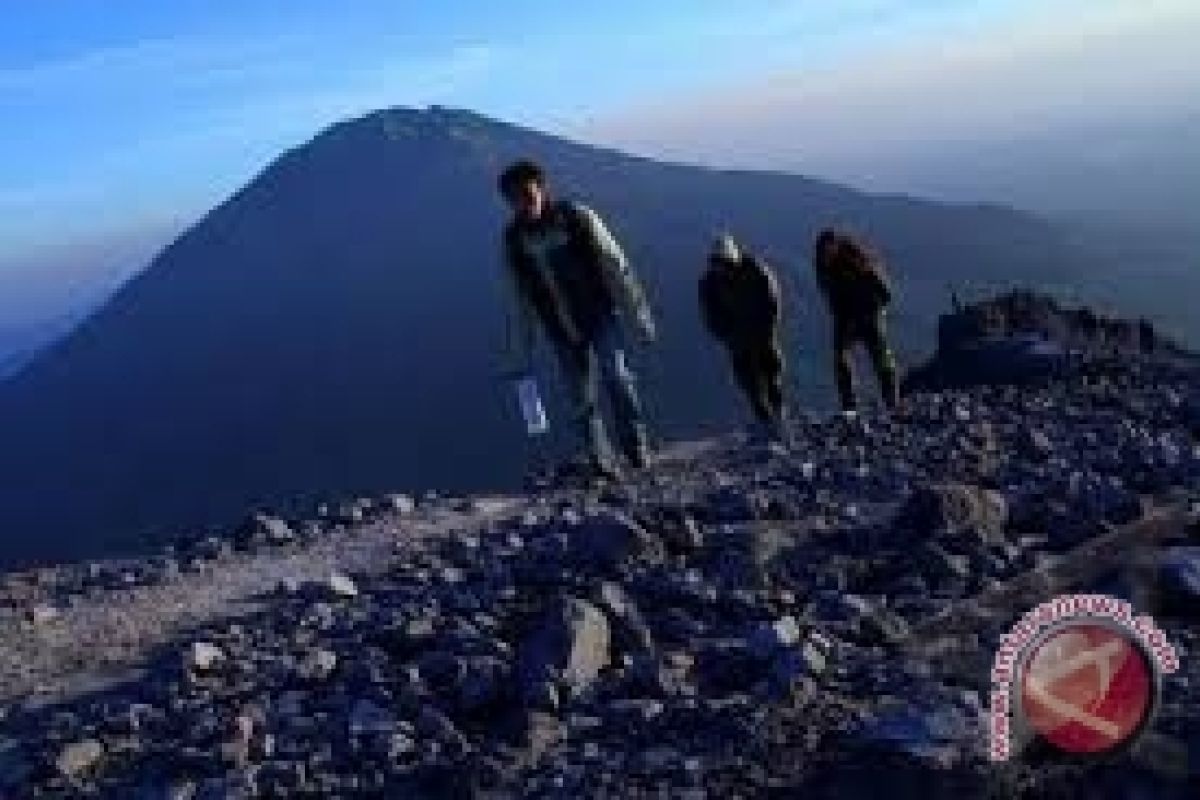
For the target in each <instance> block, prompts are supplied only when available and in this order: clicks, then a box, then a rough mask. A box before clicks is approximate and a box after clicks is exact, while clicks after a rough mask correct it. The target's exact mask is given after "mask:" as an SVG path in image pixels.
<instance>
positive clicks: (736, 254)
mask: <svg viewBox="0 0 1200 800" xmlns="http://www.w3.org/2000/svg"><path fill="white" fill-rule="evenodd" d="M741 261H742V250H741V248H740V247H738V243H737V242H736V241H734V239H733V237H732V236H730V235H729V234H728V233H721V234H718V235H717V236H716V238H714V239H713V244H712V250H711V251H709V254H708V263H709V264H711V265H713V266H714V267H733V266H736V265H737V264H740V263H741Z"/></svg>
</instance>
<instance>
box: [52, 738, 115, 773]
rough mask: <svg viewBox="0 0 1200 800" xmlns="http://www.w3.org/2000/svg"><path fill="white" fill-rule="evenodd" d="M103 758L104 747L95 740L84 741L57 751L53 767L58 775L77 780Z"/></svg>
mask: <svg viewBox="0 0 1200 800" xmlns="http://www.w3.org/2000/svg"><path fill="white" fill-rule="evenodd" d="M103 757H104V745H102V744H101V743H100V742H99V741H97V740H96V739H84V740H83V741H79V742H73V743H71V744H68V745H66V746H65V747H63V748H62V749H61V750H59V752H58V756H57V757H56V758H55V759H54V767H55V769H57V770H58V772H59V774H60V775H62V776H64V777H66V778H71V779H77V778H79V777H81V776H82V775H83V774H84V773H86V772H88V771H89V770H90V769H92V768H93V767H94V766H96V764H98V763H99V762H100V759H101V758H103Z"/></svg>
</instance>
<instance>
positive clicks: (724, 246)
mask: <svg viewBox="0 0 1200 800" xmlns="http://www.w3.org/2000/svg"><path fill="white" fill-rule="evenodd" d="M700 312H701V317H702V319H703V320H704V326H705V328H707V330H708V332H709V333H711V334H712V335H713V337H714V338H716V339H717V340H718V341H720V342H721V343H722V344H724V345H725V347H726V349H727V350H728V351H729V358H730V361H731V363H732V366H733V374H734V377H735V379H736V380H737V383H738V386H740V387H741V389H742V391H743V392H744V393H745V395H746V398H747V399H748V400H749V401H750V407H751V408H752V409H753V411H754V416H755V418H756V420H757V421H758V424H759V425H760V427H761V432H762V433H764V434H766V436H767V437H769V438H772V439H778V438H780V437H781V436H782V422H783V371H784V360H783V351H782V349H781V348H780V345H779V319H780V300H779V286H778V283H777V281H776V279H775V275H774V273H772V271H771V269H770V268H769V267H768V266H767V265H766V264H765V263H764V262H763V261H762V260H761V259H760V258H758V257H757V256H755V255H753V254H752V253H749V252H747V251H745V250H743V249H742V248H740V247H739V246H738V244H737V242H736V241H734V239H733V237H732V236H729V235H727V234H722V235H720V236H718V237H717V238H716V240H715V241H714V243H713V249H712V252H711V253H710V254H709V257H708V269H707V270H706V271H705V272H704V275H703V276H702V277H701V278H700Z"/></svg>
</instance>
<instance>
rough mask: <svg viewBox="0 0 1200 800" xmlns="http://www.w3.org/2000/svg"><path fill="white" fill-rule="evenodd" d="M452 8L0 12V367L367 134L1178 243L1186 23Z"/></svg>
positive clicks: (932, 5)
mask: <svg viewBox="0 0 1200 800" xmlns="http://www.w3.org/2000/svg"><path fill="white" fill-rule="evenodd" d="M461 5H463V6H466V7H468V8H460V9H458V10H456V11H455V12H454V13H451V11H449V10H445V9H443V10H438V9H423V10H421V11H419V12H408V13H402V12H400V11H398V10H396V9H395V8H394V7H393V6H391V5H390V4H387V3H384V2H383V1H382V0H368V2H364V3H359V4H356V5H355V7H354V8H353V9H351V10H345V9H339V10H337V11H334V10H332V9H330V8H329V7H327V6H325V5H323V4H319V3H315V2H297V3H289V4H288V5H287V7H286V9H285V8H284V7H283V6H282V5H281V4H279V3H275V2H268V1H267V0H254V2H248V3H245V4H243V5H242V6H240V7H239V8H238V10H237V11H236V12H233V11H228V10H227V11H223V12H220V13H213V11H212V10H211V6H206V5H204V4H202V3H199V2H198V1H197V2H193V1H191V0H189V1H188V2H181V3H178V4H172V5H171V6H170V7H169V8H167V7H162V6H160V5H158V4H154V3H150V2H148V1H147V2H131V3H128V4H125V5H123V6H122V8H121V9H120V11H117V12H114V11H113V10H112V9H111V7H109V6H108V5H107V4H104V3H100V2H98V0H86V2H82V3H80V5H79V9H78V13H76V14H74V15H72V16H71V17H69V18H68V17H66V16H64V15H62V14H57V13H55V12H53V11H51V10H48V9H46V8H43V7H38V6H32V5H30V6H23V7H22V8H21V9H20V10H19V11H14V12H12V13H11V14H10V15H9V17H10V22H11V23H12V24H10V25H8V26H6V29H5V30H4V31H2V32H0V45H3V46H0V111H3V112H4V113H5V116H6V118H7V119H15V120H20V121H24V122H25V123H26V124H24V125H17V126H14V127H13V129H12V130H11V131H10V133H9V136H8V137H7V139H8V141H7V142H6V146H5V148H4V149H3V151H0V169H3V171H4V174H5V176H6V181H5V184H4V186H3V188H0V298H3V299H2V300H0V361H2V360H3V358H4V357H5V355H7V353H8V352H9V351H11V349H12V348H14V347H19V346H24V344H26V343H27V342H25V341H24V340H28V339H30V338H33V339H37V338H38V337H39V336H44V335H45V332H46V331H48V330H53V329H54V327H55V324H56V321H57V320H61V319H63V318H69V317H70V316H71V315H72V314H75V313H78V312H79V311H80V310H81V309H83V308H87V307H88V306H89V305H90V304H92V303H95V302H97V301H98V300H99V299H100V298H101V297H103V296H104V295H105V294H106V293H107V292H109V291H111V289H112V288H113V287H115V286H116V285H118V284H119V282H120V281H121V280H123V279H124V278H125V277H127V276H128V275H130V274H132V273H133V272H135V271H136V270H137V269H139V268H140V267H142V266H144V265H145V263H146V262H147V261H148V260H149V258H150V257H151V256H152V255H153V253H154V252H155V251H156V250H157V249H158V248H160V247H161V246H163V245H164V244H166V243H167V242H168V241H169V240H170V239H171V238H172V237H173V236H174V235H175V233H177V232H178V231H179V230H180V229H181V228H182V227H184V226H186V225H187V224H189V223H190V222H192V221H194V220H195V219H196V218H198V217H199V216H200V215H201V214H203V213H204V212H205V211H206V210H207V209H208V208H210V207H212V206H213V205H215V204H216V203H218V202H220V201H221V200H222V199H224V198H225V197H226V196H228V195H229V194H230V193H231V192H233V191H235V190H236V189H237V188H238V187H239V186H241V185H242V184H244V183H245V182H247V181H248V180H249V179H250V178H251V177H253V175H254V174H255V173H256V172H257V171H258V170H259V169H261V168H262V167H263V166H265V165H266V164H267V163H268V162H270V161H271V160H272V159H273V158H274V157H275V156H277V155H278V154H279V153H280V152H282V151H283V150H284V149H286V148H288V147H291V146H295V145H297V144H300V143H302V142H304V141H305V140H307V139H308V138H310V137H311V136H312V135H314V134H315V133H316V132H317V131H319V130H320V129H321V128H323V127H325V126H327V125H329V124H332V123H334V122H337V121H339V120H341V119H344V118H346V117H351V116H357V115H359V114H362V113H366V112H369V111H371V110H373V109H376V108H381V107H393V106H416V107H423V106H427V105H430V104H440V105H448V106H454V107H461V108H470V109H473V110H477V111H479V112H481V113H484V114H487V115H489V116H494V117H498V118H501V119H504V120H506V121H511V122H515V123H518V124H522V125H526V126H528V127H533V128H537V129H540V130H544V131H546V132H549V133H554V134H560V135H565V136H568V137H570V138H573V139H578V140H582V141H585V142H588V143H594V144H598V145H603V146H610V147H616V148H618V149H622V150H626V151H629V152H633V153H636V154H639V155H646V156H651V157H657V158H662V159H667V160H676V161H685V162H688V163H700V164H706V165H713V166H722V167H742V168H754V169H764V170H778V171H786V172H792V173H800V174H805V175H810V176H813V177H819V178H824V179H828V180H832V181H836V182H839V183H844V184H846V185H849V186H852V187H856V188H864V189H868V190H872V191H882V192H898V193H908V194H913V195H917V196H924V197H929V198H933V199H944V200H951V201H965V202H997V203H1005V204H1011V205H1014V206H1017V207H1021V208H1025V209H1028V210H1032V211H1035V212H1041V213H1046V214H1052V215H1058V216H1063V217H1075V218H1079V219H1087V218H1093V219H1096V220H1097V221H1100V222H1103V223H1114V222H1116V223H1121V222H1124V223H1128V224H1130V225H1146V224H1152V223H1158V222H1161V223H1163V224H1164V225H1166V226H1168V227H1179V228H1183V227H1186V226H1188V225H1194V224H1195V221H1194V220H1193V219H1192V216H1191V215H1190V213H1189V212H1190V209H1192V208H1194V207H1195V204H1196V203H1197V202H1200V188H1197V187H1200V164H1197V163H1196V159H1195V158H1194V155H1193V154H1192V151H1193V150H1194V145H1193V143H1194V142H1195V141H1197V140H1198V139H1200V72H1198V71H1196V70H1195V69H1194V68H1189V67H1190V66H1191V55H1190V53H1191V49H1192V43H1193V42H1194V41H1195V40H1196V38H1197V36H1200V6H1196V4H1195V3H1188V2H1186V1H1185V0H1155V1H1152V2H1144V3H1138V4H1136V7H1135V6H1134V5H1133V4H1129V3H1122V2H1117V1H1116V0H1108V1H1106V2H1082V1H1081V0H1053V2H1033V1H1032V0H1015V1H1013V2H1002V0H981V2H976V3H972V4H961V3H950V2H944V0H919V2H910V1H905V2H902V1H901V0H853V1H852V2H847V3H839V4H837V7H831V4H827V3H822V2H815V1H814V0H794V1H792V2H772V3H768V2H758V3H744V4H740V5H739V6H738V7H737V8H736V9H733V8H729V7H728V6H727V5H725V4H721V3H717V2H707V1H702V2H687V3H685V2H683V0H669V1H668V2H663V3H659V4H654V5H653V6H646V5H645V4H635V3H632V2H627V1H626V0H622V2H618V3H616V4H615V5H614V4H611V3H609V4H604V6H603V7H601V6H596V7H594V8H588V9H584V8H581V9H577V10H573V11H572V14H571V15H570V17H566V16H563V15H561V14H557V13H555V8H556V6H555V5H553V4H548V3H545V2H536V1H535V0H519V1H518V2H513V3H509V4H506V6H505V9H504V10H503V11H499V10H497V9H495V8H492V7H490V6H486V5H483V4H475V3H466V4H461ZM531 54H536V55H531ZM543 64H544V65H545V68H539V67H540V66H541V65H543ZM598 65H599V67H598ZM598 68H600V69H601V72H600V75H601V76H602V77H601V79H597V77H596V76H597V69H598Z"/></svg>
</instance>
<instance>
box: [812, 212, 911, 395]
mask: <svg viewBox="0 0 1200 800" xmlns="http://www.w3.org/2000/svg"><path fill="white" fill-rule="evenodd" d="M813 265H814V268H815V270H816V276H817V285H818V286H819V287H820V289H821V292H822V293H823V294H824V295H825V299H826V301H827V303H828V305H829V311H830V315H831V316H832V317H833V352H834V372H835V376H836V379H837V388H838V396H839V399H840V400H841V405H842V409H843V410H844V411H853V410H854V409H855V408H856V405H857V402H856V400H855V392H854V371H853V365H852V363H851V362H852V358H853V351H854V347H855V345H857V344H862V345H863V346H864V347H865V348H866V350H867V353H868V354H869V355H870V357H871V364H872V365H873V366H874V368H875V375H876V377H877V378H878V380H879V386H880V390H881V392H882V394H883V400H884V403H885V404H886V405H887V406H888V408H890V409H896V408H897V406H898V405H899V403H900V389H899V380H898V377H897V368H896V359H895V356H894V355H893V354H892V350H891V347H889V345H888V340H887V331H886V325H885V316H886V311H887V307H888V305H889V304H890V303H891V300H892V290H891V286H890V283H889V281H888V278H887V275H886V273H885V272H884V268H883V265H882V263H881V262H880V260H879V258H878V257H877V256H876V255H875V254H873V253H871V252H870V251H869V250H867V248H866V247H864V246H863V245H862V244H861V243H860V242H858V241H857V240H856V239H855V238H854V237H852V236H850V235H849V234H846V233H841V232H839V231H834V230H829V229H826V230H824V231H822V232H821V234H820V235H819V236H818V237H817V244H816V253H815V255H814V258H813Z"/></svg>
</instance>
